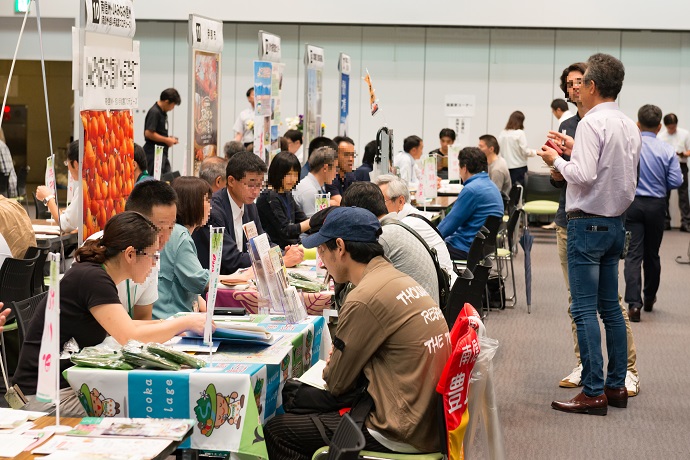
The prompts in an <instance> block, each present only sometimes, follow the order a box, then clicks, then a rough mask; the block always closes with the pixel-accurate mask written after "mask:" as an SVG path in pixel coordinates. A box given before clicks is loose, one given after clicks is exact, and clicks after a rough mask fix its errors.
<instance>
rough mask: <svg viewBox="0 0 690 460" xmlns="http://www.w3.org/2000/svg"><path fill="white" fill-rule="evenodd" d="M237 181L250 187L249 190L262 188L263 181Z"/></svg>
mask: <svg viewBox="0 0 690 460" xmlns="http://www.w3.org/2000/svg"><path fill="white" fill-rule="evenodd" d="M239 183H240V184H242V185H243V186H245V187H247V188H248V189H251V190H256V189H261V188H264V183H263V182H249V183H246V182H242V181H239Z"/></svg>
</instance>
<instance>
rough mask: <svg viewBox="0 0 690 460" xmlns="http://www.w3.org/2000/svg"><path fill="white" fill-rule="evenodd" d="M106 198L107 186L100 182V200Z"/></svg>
mask: <svg viewBox="0 0 690 460" xmlns="http://www.w3.org/2000/svg"><path fill="white" fill-rule="evenodd" d="M107 197H108V184H107V183H106V182H105V181H103V182H101V198H102V199H105V198H107Z"/></svg>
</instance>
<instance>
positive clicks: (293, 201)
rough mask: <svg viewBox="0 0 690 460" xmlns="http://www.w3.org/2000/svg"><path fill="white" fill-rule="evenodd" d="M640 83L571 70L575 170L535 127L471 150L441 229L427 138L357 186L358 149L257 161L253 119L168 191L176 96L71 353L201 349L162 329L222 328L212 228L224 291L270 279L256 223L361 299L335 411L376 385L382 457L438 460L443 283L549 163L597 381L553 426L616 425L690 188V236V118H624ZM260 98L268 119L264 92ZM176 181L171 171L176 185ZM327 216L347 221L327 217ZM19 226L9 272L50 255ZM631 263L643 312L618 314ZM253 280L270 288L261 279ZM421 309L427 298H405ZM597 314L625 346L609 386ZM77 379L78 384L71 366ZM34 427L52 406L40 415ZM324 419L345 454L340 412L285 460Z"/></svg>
mask: <svg viewBox="0 0 690 460" xmlns="http://www.w3.org/2000/svg"><path fill="white" fill-rule="evenodd" d="M624 76H625V69H624V67H623V64H622V63H621V62H620V61H619V60H618V59H616V58H614V57H612V56H609V55H606V54H595V55H593V56H591V57H590V58H589V59H588V60H587V61H586V62H578V63H573V64H572V65H570V66H568V67H567V68H565V69H564V70H563V73H562V75H561V78H560V88H561V89H562V90H563V92H564V95H565V97H566V99H567V100H568V101H570V102H571V103H572V104H574V105H575V107H576V111H574V112H571V111H570V110H569V106H568V104H567V103H566V102H565V101H564V100H562V99H557V100H555V101H553V102H552V104H551V109H552V111H553V114H554V116H555V117H556V118H557V119H558V120H559V127H558V130H554V131H550V132H549V133H548V137H549V138H550V139H552V140H553V141H554V142H555V143H556V144H557V146H558V147H559V148H560V150H562V152H558V151H557V150H556V149H554V148H552V147H551V146H549V145H544V146H542V147H541V149H539V150H538V151H537V150H534V149H530V148H529V147H528V144H527V140H526V136H525V132H524V121H525V116H524V114H523V113H522V112H520V111H515V112H513V113H512V114H511V115H510V117H509V119H508V122H507V124H506V126H505V129H504V130H502V131H501V132H500V133H499V134H498V136H494V135H491V134H485V135H482V136H481V137H479V139H478V142H477V146H476V147H474V146H472V147H464V148H462V149H461V150H460V152H459V154H458V164H459V168H460V178H461V180H462V183H463V185H464V187H463V189H462V191H461V192H460V193H459V195H458V199H457V201H456V202H455V204H454V205H453V207H452V209H451V210H450V212H449V213H448V215H447V216H445V218H444V219H443V220H442V221H441V223H440V224H439V225H438V228H437V227H436V225H434V224H433V223H431V222H430V221H428V220H427V219H426V218H425V217H424V216H423V215H420V213H419V212H418V211H417V209H416V208H415V207H414V206H413V205H412V199H411V192H414V191H415V190H416V187H417V185H418V183H419V178H420V171H419V166H418V160H419V159H420V158H422V157H423V156H424V142H423V140H422V139H421V138H420V137H419V136H415V135H412V136H409V137H407V138H405V139H404V142H403V149H402V151H400V152H398V153H397V154H396V155H395V156H394V158H393V166H394V167H395V170H396V171H397V173H398V174H380V175H375V176H374V177H373V178H372V176H371V175H370V174H371V172H372V171H373V169H374V158H375V157H376V155H377V145H376V142H375V141H371V142H369V143H368V144H367V145H366V147H365V148H364V155H363V159H362V165H361V166H360V167H358V168H357V169H355V167H354V165H355V158H356V156H357V153H356V147H355V142H354V141H353V140H352V139H351V138H349V137H346V136H338V137H335V138H333V139H330V138H327V137H317V138H315V139H313V140H311V142H309V145H308V146H307V147H306V151H305V148H304V146H303V144H302V141H303V137H302V134H301V133H300V132H299V131H297V130H290V131H288V132H286V133H285V136H284V137H285V145H286V149H285V150H284V151H281V152H280V153H279V154H277V155H276V156H275V157H274V158H273V159H272V160H271V162H270V164H269V165H267V164H266V163H265V162H264V161H263V160H262V159H261V158H260V157H259V156H257V155H255V154H254V153H251V151H250V150H251V144H252V142H253V138H252V130H251V126H250V125H251V120H252V119H253V118H252V116H250V115H253V109H252V111H250V109H247V110H246V111H243V112H242V114H241V115H240V117H239V118H238V120H237V122H236V123H235V125H234V130H235V133H236V135H235V138H234V140H233V141H231V142H229V143H228V144H226V146H225V149H224V153H225V156H224V157H220V156H212V157H209V158H206V159H205V160H204V161H203V162H202V163H201V165H200V168H199V176H198V177H179V178H176V179H175V180H173V182H172V184H168V183H166V182H161V181H158V180H153V179H152V178H151V177H150V175H149V170H150V167H151V161H152V158H151V155H150V152H151V149H153V146H154V145H156V144H161V143H162V144H164V145H165V146H171V145H174V143H176V139H175V138H173V137H169V136H168V135H167V128H166V125H165V120H166V113H167V112H169V111H170V110H172V109H173V108H174V107H175V106H176V105H179V104H180V97H179V94H177V91H175V90H174V89H172V88H169V89H167V90H165V91H163V93H162V94H161V97H160V100H159V101H157V102H156V104H154V106H153V107H152V108H151V110H150V111H149V114H148V115H147V117H146V126H145V137H146V144H145V145H144V147H143V148H142V147H139V146H136V147H135V151H134V157H135V163H136V165H137V170H136V177H137V184H136V186H135V187H134V189H133V190H132V192H131V194H130V195H129V197H128V199H127V202H126V207H125V211H124V212H122V213H120V214H117V215H115V216H114V217H112V218H111V219H110V220H109V221H108V223H107V224H106V226H105V229H104V231H103V232H101V233H99V234H96V235H93V236H92V237H91V239H89V240H88V241H87V242H86V243H85V244H84V245H83V246H82V247H81V248H79V249H78V250H77V252H76V255H75V262H74V264H73V266H72V267H71V268H70V269H69V270H68V271H67V272H66V274H65V276H64V278H63V279H62V281H61V295H62V297H61V303H62V323H61V324H62V325H63V327H62V328H61V336H60V346H61V347H63V346H64V345H65V343H67V342H68V341H70V340H73V341H75V342H76V343H77V344H78V347H80V348H81V347H85V346H91V345H96V344H98V343H100V342H101V341H103V339H104V338H105V337H106V336H107V335H110V336H112V337H113V338H114V339H115V340H117V341H118V342H120V343H125V342H126V341H127V340H129V339H137V340H141V341H165V340H168V339H169V338H171V337H173V336H174V335H177V334H179V333H181V332H184V331H193V332H196V333H201V331H202V330H203V327H204V315H201V314H191V315H188V316H183V317H179V318H176V319H174V320H170V321H162V320H164V319H167V318H169V317H171V316H173V315H174V314H175V313H178V312H190V313H196V312H204V311H205V310H206V305H205V300H204V294H205V292H206V291H207V289H208V282H209V270H208V265H209V252H210V226H214V227H222V228H223V229H224V233H223V247H222V257H221V263H220V273H221V278H223V277H230V276H233V277H237V276H238V275H237V274H238V272H239V271H240V270H243V269H247V268H249V267H251V259H250V255H249V253H248V248H247V234H246V232H245V230H244V226H245V224H248V223H253V224H254V226H255V227H256V231H257V233H258V234H263V233H266V234H267V235H268V237H269V240H270V241H271V243H272V244H275V245H278V246H279V247H280V248H281V250H282V252H283V259H284V261H285V264H286V266H288V267H292V266H295V265H297V264H299V263H301V262H302V261H303V259H304V248H316V249H317V252H318V254H319V256H320V259H321V260H322V261H323V263H324V265H325V266H326V268H327V269H328V272H329V273H330V275H331V276H332V277H333V280H334V282H335V283H337V284H338V285H343V286H345V285H347V286H348V287H347V288H345V289H344V290H343V291H340V293H339V298H338V304H339V308H340V318H339V322H338V325H337V329H336V332H335V334H336V337H337V341H336V344H335V349H334V351H333V353H332V355H331V356H330V358H329V360H328V364H327V365H326V369H325V371H324V379H325V380H326V382H327V384H328V388H329V390H330V392H331V393H332V394H333V395H334V396H340V395H343V394H346V393H348V392H351V391H353V390H355V389H356V388H358V386H359V385H361V378H364V379H365V380H366V381H367V382H368V390H367V391H368V393H369V395H370V396H371V398H372V399H373V402H374V407H375V409H374V410H373V411H372V412H371V413H370V414H369V415H368V417H367V418H366V422H365V424H364V428H363V433H364V435H365V439H366V444H367V448H369V449H373V450H379V451H384V452H387V451H393V452H429V451H432V450H435V449H438V444H437V438H436V437H435V436H433V435H432V433H434V432H435V431H436V429H437V428H436V422H435V418H434V417H433V414H434V408H433V407H434V401H433V394H434V391H435V390H434V389H435V385H436V382H437V380H438V378H439V375H440V372H441V370H442V368H443V365H444V363H445V361H446V360H447V358H448V356H449V351H450V347H438V348H434V351H433V353H431V352H428V351H427V347H426V346H424V345H423V344H424V342H425V341H426V340H427V339H428V338H429V337H430V336H432V337H443V336H445V335H447V333H448V328H447V326H446V323H445V321H444V320H443V317H442V315H440V320H438V321H429V320H428V318H429V317H430V316H429V315H427V316H424V315H421V312H425V311H430V310H434V311H440V310H438V309H439V308H443V307H445V305H443V303H442V301H441V300H442V297H441V287H440V284H439V279H438V275H437V270H436V265H437V264H438V265H440V266H441V268H442V270H444V271H445V273H446V276H447V277H448V278H449V280H450V282H451V284H452V282H453V281H454V280H455V278H456V276H457V275H456V273H455V271H454V267H453V261H456V260H466V259H467V256H468V252H469V248H470V246H471V244H472V241H473V240H474V238H475V236H476V235H477V233H478V232H479V231H480V229H481V227H482V225H483V224H484V222H485V221H486V219H487V218H488V217H490V216H497V217H501V216H503V215H504V213H505V197H506V196H507V195H508V194H509V193H510V191H511V189H512V188H513V186H514V185H515V184H522V185H524V184H525V182H526V180H529V179H528V178H527V179H526V172H527V158H528V157H530V156H534V155H539V156H540V157H541V158H542V159H543V160H544V162H545V163H546V164H547V165H549V166H550V167H551V169H550V176H551V181H552V184H553V186H554V187H555V188H557V189H560V202H559V208H558V212H557V214H556V216H555V221H554V224H555V227H556V235H557V247H558V257H559V258H560V262H561V266H562V269H563V276H564V279H565V283H566V287H567V289H568V294H569V301H568V308H567V311H568V314H569V315H570V318H571V322H572V333H573V340H574V350H575V355H576V362H577V366H576V367H575V369H574V370H573V371H572V372H571V373H570V374H569V375H568V376H566V377H565V378H563V379H562V380H560V382H559V385H560V386H562V387H566V388H577V387H580V386H582V387H583V389H582V391H581V392H580V393H579V394H577V395H576V396H575V397H574V398H572V399H570V400H564V401H554V402H553V403H552V407H553V408H554V409H556V410H560V411H564V412H571V413H587V414H595V415H605V414H606V413H607V408H608V406H615V407H626V406H627V404H628V398H629V397H632V396H635V395H637V394H638V392H639V375H638V372H637V366H636V350H635V343H634V337H633V331H632V328H631V326H630V322H637V321H640V319H641V311H646V312H649V311H652V309H653V307H654V305H655V302H656V293H657V291H658V289H659V280H660V260H659V247H660V245H661V241H662V238H663V234H664V227H665V226H666V225H667V222H668V221H667V215H668V194H669V193H670V191H671V190H673V189H677V188H679V187H680V193H679V196H680V197H681V199H680V206H681V217H682V223H681V230H683V231H688V229H690V205H688V198H687V197H688V191H687V157H688V156H690V136H689V135H688V133H687V131H684V130H682V129H681V128H678V127H677V124H678V119H677V117H676V116H675V115H674V114H666V115H665V116H664V115H663V113H662V111H661V109H660V108H659V107H656V106H654V105H644V106H643V107H641V108H640V109H639V111H638V114H637V122H636V123H635V122H634V121H633V120H631V119H630V118H629V117H627V116H626V115H624V114H623V113H622V112H621V111H620V109H619V108H618V105H617V103H616V102H615V101H616V99H617V97H618V94H619V92H620V91H621V88H622V85H623V80H624ZM246 95H247V99H248V101H249V103H250V105H252V107H253V104H254V100H253V90H252V89H250V90H249V91H247V94H246ZM245 112H246V113H245ZM662 121H663V125H665V131H663V132H662ZM657 134H658V136H657ZM439 140H440V147H439V148H438V149H435V150H433V151H432V152H431V154H432V155H435V156H437V157H438V159H439V161H438V170H439V172H441V171H443V170H444V169H447V167H448V161H447V159H448V155H449V154H450V153H449V152H450V151H449V148H448V147H449V146H450V145H452V144H453V142H454V141H455V132H454V131H452V130H450V129H443V130H441V132H440V134H439ZM248 149H249V151H248ZM66 164H67V167H68V170H69V172H70V174H72V175H73V177H74V178H78V170H79V155H78V143H77V142H76V141H75V142H73V143H72V144H71V145H70V148H69V149H68V154H67V162H66ZM166 165H168V162H167V158H165V153H164V167H163V169H164V170H165V169H166V168H169V166H166ZM638 165H639V166H638ZM372 179H373V180H372ZM77 196H78V195H77ZM37 197H38V199H40V200H43V201H44V203H46V205H47V206H48V209H49V210H50V212H51V214H52V215H53V216H54V217H55V218H56V220H59V222H60V225H61V228H62V230H63V231H66V232H68V231H72V230H74V229H75V228H76V225H77V222H76V217H75V211H74V208H73V207H72V206H73V205H70V207H68V208H67V209H65V210H62V211H60V210H59V209H58V207H57V205H56V203H55V200H54V196H53V195H52V193H51V191H50V190H48V189H47V188H45V187H39V189H38V190H37ZM74 202H76V200H73V203H74ZM324 202H325V203H328V204H329V205H330V208H329V209H327V210H323V211H320V210H319V208H320V207H321V206H320V204H323V203H324ZM22 213H24V214H22ZM0 215H2V216H3V219H2V222H3V225H0V265H1V264H2V260H3V257H9V256H11V257H20V256H21V255H22V254H23V253H24V252H25V251H26V248H27V247H28V246H30V245H35V239H31V238H27V235H33V232H31V231H30V221H28V216H25V211H24V210H23V208H21V206H19V207H18V208H17V206H16V203H13V202H11V201H9V200H7V199H5V198H4V197H2V196H0ZM4 222H8V223H9V225H4ZM27 225H29V229H27ZM626 231H628V232H629V235H630V236H629V237H628V238H627V240H628V241H629V244H627V243H626ZM429 248H433V250H434V251H433V252H431V251H430V249H429ZM622 255H623V257H624V258H625V269H624V279H625V295H624V298H623V299H621V298H620V297H619V294H618V263H619V260H620V258H621V256H622ZM554 256H555V254H554ZM642 272H644V276H642ZM245 273H247V275H246V276H251V271H248V272H245ZM642 278H644V283H642ZM409 289H414V290H415V292H417V293H418V294H419V295H418V296H416V297H414V298H412V297H409V298H408V297H405V296H401V295H400V293H401V292H404V291H405V290H409ZM626 304H627V308H626V306H625V305H626ZM45 308H46V302H45V301H44V302H42V303H41V304H40V305H39V307H38V311H37V312H36V315H37V316H36V319H35V320H34V321H33V322H32V323H31V327H30V328H29V331H28V333H27V337H26V340H25V343H24V346H23V348H22V352H21V355H20V357H19V365H18V368H17V372H16V373H15V375H14V383H16V384H17V385H18V386H19V387H20V388H21V389H22V390H23V392H24V393H25V394H27V395H33V394H35V392H36V374H37V367H38V352H39V348H40V340H41V336H42V329H43V314H42V311H43V310H44V309H45ZM597 313H598V314H600V316H601V318H602V321H603V323H604V325H605V331H606V343H607V347H606V348H607V353H608V362H609V364H608V368H607V369H608V372H607V375H606V377H604V368H603V357H602V350H601V337H600V328H599V323H598V319H597ZM7 314H8V310H7V309H5V310H4V311H2V312H0V329H1V327H2V324H3V323H4V322H5V320H6V317H7ZM425 318H426V319H425ZM61 365H62V367H63V368H64V366H66V365H67V364H66V361H65V362H62V363H61ZM61 388H63V394H61V398H62V399H64V400H65V405H64V406H63V408H64V409H65V410H66V411H67V413H68V414H79V413H80V408H79V403H78V400H77V399H76V397H75V396H74V393H73V392H71V391H70V390H69V388H68V384H67V382H66V381H65V380H64V379H62V380H61ZM29 407H30V408H33V409H36V408H40V407H41V404H40V403H38V402H36V401H35V400H34V398H32V397H31V396H30V403H29ZM314 417H316V418H318V419H319V420H320V423H321V428H323V430H325V433H326V434H327V435H328V436H330V435H332V433H333V432H334V430H335V428H336V427H337V425H338V421H339V419H340V415H339V413H338V412H327V413H321V414H318V415H315V416H311V415H297V414H283V415H279V416H276V417H274V418H273V419H271V420H270V421H268V422H267V424H266V426H265V435H266V442H267V446H268V450H269V455H271V456H272V458H305V459H306V458H309V457H310V456H311V454H312V453H313V451H314V450H315V449H316V448H318V447H319V446H321V445H322V444H323V439H322V433H321V432H319V430H318V429H317V426H316V425H315V424H314V423H313V420H314Z"/></svg>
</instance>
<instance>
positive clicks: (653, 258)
mask: <svg viewBox="0 0 690 460" xmlns="http://www.w3.org/2000/svg"><path fill="white" fill-rule="evenodd" d="M664 212H665V199H664V198H652V197H643V196H636V197H635V199H634V200H633V202H632V204H631V205H630V207H629V208H628V210H627V211H626V213H625V229H626V230H629V231H630V232H631V238H630V247H629V248H628V255H627V257H626V258H625V265H624V270H623V274H624V276H625V302H626V303H627V304H628V305H630V306H631V307H641V306H642V294H644V298H645V300H649V301H653V300H654V297H655V296H656V292H657V291H658V290H659V280H660V278H661V260H660V259H659V247H660V246H661V240H662V238H663V237H664ZM642 269H644V289H642Z"/></svg>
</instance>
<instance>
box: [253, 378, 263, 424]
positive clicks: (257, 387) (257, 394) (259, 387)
mask: <svg viewBox="0 0 690 460" xmlns="http://www.w3.org/2000/svg"><path fill="white" fill-rule="evenodd" d="M263 387H264V379H256V385H254V399H255V400H256V408H257V409H258V411H259V415H261V411H262V410H263V407H262V406H261V390H262V389H263Z"/></svg>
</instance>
